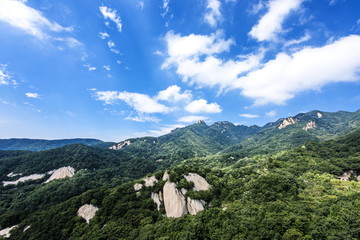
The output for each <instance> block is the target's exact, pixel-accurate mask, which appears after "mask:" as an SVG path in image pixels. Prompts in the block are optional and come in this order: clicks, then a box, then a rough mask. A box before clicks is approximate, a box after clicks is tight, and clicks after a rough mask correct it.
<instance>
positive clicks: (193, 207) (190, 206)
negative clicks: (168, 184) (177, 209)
mask: <svg viewBox="0 0 360 240" xmlns="http://www.w3.org/2000/svg"><path fill="white" fill-rule="evenodd" d="M204 205H205V202H204V201H203V200H198V199H191V198H189V197H188V198H187V205H186V206H187V210H188V212H189V213H190V214H191V215H196V214H197V213H198V212H200V211H202V210H204Z"/></svg>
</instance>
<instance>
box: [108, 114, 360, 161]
mask: <svg viewBox="0 0 360 240" xmlns="http://www.w3.org/2000/svg"><path fill="white" fill-rule="evenodd" d="M359 126H360V111H359V110H358V111H356V112H346V111H338V112H323V111H319V110H314V111H311V112H307V113H299V114H297V115H295V116H291V117H287V118H280V119H279V120H277V121H276V122H270V123H267V124H265V125H264V126H262V127H259V126H256V125H254V126H244V125H234V124H233V123H231V122H227V121H221V122H215V123H213V124H212V125H210V126H208V125H207V124H206V123H205V122H204V121H198V122H196V123H194V124H192V125H189V126H186V127H184V128H177V129H174V130H173V131H171V132H170V133H169V134H166V135H163V136H160V137H142V138H132V139H127V140H125V141H122V142H119V143H117V144H115V145H114V146H112V147H111V148H110V149H115V150H120V149H121V150H124V151H130V152H133V153H136V154H139V155H141V156H145V157H150V156H151V157H155V158H157V159H159V160H164V159H168V158H173V157H179V158H182V159H183V158H191V157H201V156H206V155H208V154H214V153H217V152H221V153H231V152H242V153H246V155H248V154H251V153H264V154H266V153H271V152H275V151H280V150H283V149H288V148H291V147H296V146H299V145H301V144H303V143H305V142H307V141H324V140H328V139H332V138H334V137H337V136H340V135H343V134H346V133H348V132H350V131H352V130H354V129H356V128H357V127H359ZM141 149H142V150H143V151H141ZM144 149H145V150H144ZM154 152H155V154H154Z"/></svg>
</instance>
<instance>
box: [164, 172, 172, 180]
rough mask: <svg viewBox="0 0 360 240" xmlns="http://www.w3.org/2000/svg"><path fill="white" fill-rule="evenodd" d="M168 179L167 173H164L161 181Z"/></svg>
mask: <svg viewBox="0 0 360 240" xmlns="http://www.w3.org/2000/svg"><path fill="white" fill-rule="evenodd" d="M169 178H170V176H169V173H168V172H165V173H164V175H163V177H162V180H163V181H168V180H169Z"/></svg>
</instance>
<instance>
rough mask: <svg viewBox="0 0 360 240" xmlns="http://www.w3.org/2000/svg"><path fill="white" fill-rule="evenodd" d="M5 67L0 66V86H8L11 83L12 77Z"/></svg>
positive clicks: (3, 65)
mask: <svg viewBox="0 0 360 240" xmlns="http://www.w3.org/2000/svg"><path fill="white" fill-rule="evenodd" d="M6 67H7V65H5V64H0V85H8V84H10V83H11V79H12V77H11V76H10V73H8V72H7V70H6Z"/></svg>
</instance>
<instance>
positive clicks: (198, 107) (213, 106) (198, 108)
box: [185, 99, 222, 113]
mask: <svg viewBox="0 0 360 240" xmlns="http://www.w3.org/2000/svg"><path fill="white" fill-rule="evenodd" d="M185 110H186V111H188V112H190V113H219V112H221V111H222V110H221V107H220V106H219V105H218V104H217V103H208V102H207V101H206V100H205V99H199V100H194V101H192V102H190V103H189V104H188V105H186V107H185Z"/></svg>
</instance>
